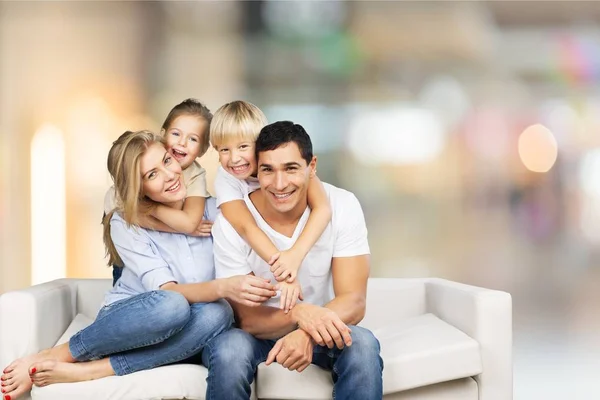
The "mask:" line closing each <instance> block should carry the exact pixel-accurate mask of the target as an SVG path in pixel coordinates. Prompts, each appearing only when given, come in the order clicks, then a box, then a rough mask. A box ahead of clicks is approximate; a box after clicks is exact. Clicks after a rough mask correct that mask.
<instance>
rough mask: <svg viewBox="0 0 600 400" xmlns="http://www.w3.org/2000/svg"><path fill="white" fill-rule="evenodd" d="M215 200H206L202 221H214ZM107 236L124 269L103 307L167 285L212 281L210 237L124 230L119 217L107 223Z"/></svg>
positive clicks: (136, 227)
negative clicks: (168, 283)
mask: <svg viewBox="0 0 600 400" xmlns="http://www.w3.org/2000/svg"><path fill="white" fill-rule="evenodd" d="M216 215H217V208H216V204H215V199H214V198H208V199H206V206H205V208H204V219H206V220H209V221H214V220H215V217H216ZM110 236H111V238H112V241H113V243H114V245H115V248H116V249H117V253H119V256H121V259H122V260H123V264H124V265H125V268H124V269H123V275H121V278H120V279H119V280H118V281H117V284H116V285H115V287H113V288H112V290H110V291H109V292H108V293H107V294H106V296H105V298H104V305H108V304H111V303H114V302H115V301H118V300H123V299H126V298H128V297H131V296H135V295H137V294H140V293H144V292H148V291H151V290H157V289H159V288H160V286H161V285H163V284H165V283H167V282H177V283H197V282H207V281H210V280H213V279H215V264H214V259H213V241H212V237H195V236H187V235H184V234H180V233H168V232H159V231H153V230H150V229H144V228H141V227H139V226H129V227H128V226H127V223H126V222H125V221H124V220H123V218H122V217H121V216H120V215H119V214H118V213H114V214H113V216H112V218H111V220H110Z"/></svg>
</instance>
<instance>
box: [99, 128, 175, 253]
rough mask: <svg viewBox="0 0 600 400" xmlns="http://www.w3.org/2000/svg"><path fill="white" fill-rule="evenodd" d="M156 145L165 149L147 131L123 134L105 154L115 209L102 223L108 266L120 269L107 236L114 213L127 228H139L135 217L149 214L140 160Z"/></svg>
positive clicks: (149, 203)
mask: <svg viewBox="0 0 600 400" xmlns="http://www.w3.org/2000/svg"><path fill="white" fill-rule="evenodd" d="M155 143H160V144H162V145H163V146H164V145H165V139H164V137H163V136H161V135H156V134H154V133H152V132H150V131H146V130H144V131H137V132H132V131H126V132H125V133H123V134H122V135H121V136H119V138H118V139H117V140H115V141H114V142H113V145H112V147H111V148H110V151H109V152H108V159H107V167H108V172H109V173H110V176H111V178H112V180H113V182H114V188H115V200H116V208H115V209H114V210H112V211H111V212H109V213H108V214H107V215H106V216H105V217H104V219H103V221H102V224H103V225H104V234H103V239H104V246H105V247H106V254H107V255H108V258H109V260H108V265H113V264H117V265H123V262H122V261H121V259H120V257H119V254H118V253H117V251H116V249H115V246H114V244H113V241H112V238H111V236H110V219H111V218H112V215H113V214H114V212H115V211H118V212H120V213H121V215H122V217H123V219H124V220H125V222H126V223H127V224H128V225H132V224H133V225H138V223H139V221H138V213H139V212H141V213H147V212H149V211H150V205H151V203H152V202H151V201H150V200H148V199H146V197H145V196H144V193H143V192H142V174H141V171H140V160H141V158H142V156H143V155H144V153H146V150H148V148H149V147H150V146H152V145H153V144H155Z"/></svg>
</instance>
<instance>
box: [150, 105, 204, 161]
mask: <svg viewBox="0 0 600 400" xmlns="http://www.w3.org/2000/svg"><path fill="white" fill-rule="evenodd" d="M182 115H191V116H193V117H198V118H202V119H204V120H205V121H206V123H207V124H208V126H210V125H211V121H212V119H213V115H212V114H211V112H210V110H209V109H208V107H206V106H205V105H204V104H203V103H201V102H199V101H198V100H196V99H186V100H184V101H182V102H181V103H179V104H177V105H176V106H175V107H173V108H172V109H171V111H169V114H168V115H167V118H165V122H163V124H162V127H161V133H162V134H163V135H164V134H165V132H166V131H167V130H168V129H169V128H170V127H171V124H172V123H173V122H174V121H175V120H176V119H177V118H179V117H181V116H182ZM201 136H202V137H201V138H200V153H199V154H198V157H201V156H203V155H204V153H206V150H208V148H209V147H210V136H209V135H208V134H203V135H201Z"/></svg>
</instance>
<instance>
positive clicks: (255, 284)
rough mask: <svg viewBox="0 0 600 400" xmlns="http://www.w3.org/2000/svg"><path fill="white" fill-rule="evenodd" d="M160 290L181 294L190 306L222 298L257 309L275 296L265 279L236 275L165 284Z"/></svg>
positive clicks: (271, 286) (273, 289)
mask: <svg viewBox="0 0 600 400" xmlns="http://www.w3.org/2000/svg"><path fill="white" fill-rule="evenodd" d="M160 288H161V289H162V290H171V291H174V292H178V293H181V294H182V295H183V296H184V297H185V298H186V299H187V301H188V302H190V303H191V304H193V303H208V302H212V301H216V300H218V299H221V298H224V299H228V300H231V301H233V302H235V303H239V304H243V305H245V306H247V307H257V306H259V305H261V304H262V303H264V302H265V301H267V300H269V299H270V298H271V297H273V296H275V288H274V287H273V285H271V284H270V283H269V281H268V280H267V279H262V278H258V277H256V276H254V275H236V276H232V277H229V278H222V279H215V280H212V281H209V282H200V283H183V284H179V283H176V282H167V283H165V284H164V285H161V287H160Z"/></svg>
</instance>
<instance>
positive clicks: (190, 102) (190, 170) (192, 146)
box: [104, 99, 212, 285]
mask: <svg viewBox="0 0 600 400" xmlns="http://www.w3.org/2000/svg"><path fill="white" fill-rule="evenodd" d="M211 120H212V114H211V113H210V111H209V109H208V108H207V107H206V106H205V105H204V104H202V103H200V102H199V101H198V100H195V99H187V100H184V101H183V102H181V103H179V104H177V105H176V106H175V107H173V109H172V110H171V111H170V112H169V114H168V115H167V118H166V119H165V122H164V123H163V125H162V129H161V134H162V135H163V136H164V137H165V139H166V146H167V150H168V151H169V153H170V154H171V156H172V157H173V158H174V159H175V160H177V161H178V162H179V165H181V169H182V170H183V181H184V185H185V186H186V188H187V198H186V200H185V203H184V206H183V209H181V210H176V209H173V208H170V207H166V206H164V205H160V204H157V205H155V206H154V207H153V208H152V209H151V210H150V212H149V213H146V214H144V215H140V219H139V225H140V226H142V227H144V228H148V229H154V230H159V231H163V232H179V233H185V234H187V235H195V236H209V235H210V229H211V226H212V222H210V221H205V220H204V221H203V220H202V215H203V213H204V204H205V202H206V198H207V197H210V194H209V193H208V191H207V189H206V171H205V170H204V168H202V167H201V166H200V164H199V163H198V161H196V159H197V158H198V157H202V156H203V155H204V153H206V151H207V150H208V147H209V145H210V143H209V135H208V130H209V126H210V122H211ZM115 206H116V204H115V195H114V188H110V189H109V191H108V192H107V193H106V196H105V198H104V212H105V213H106V214H108V213H109V212H110V211H112V210H113V209H114V208H115ZM122 270H123V268H122V266H117V265H113V285H114V284H115V283H116V282H117V280H118V279H119V277H120V276H121V274H122Z"/></svg>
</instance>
